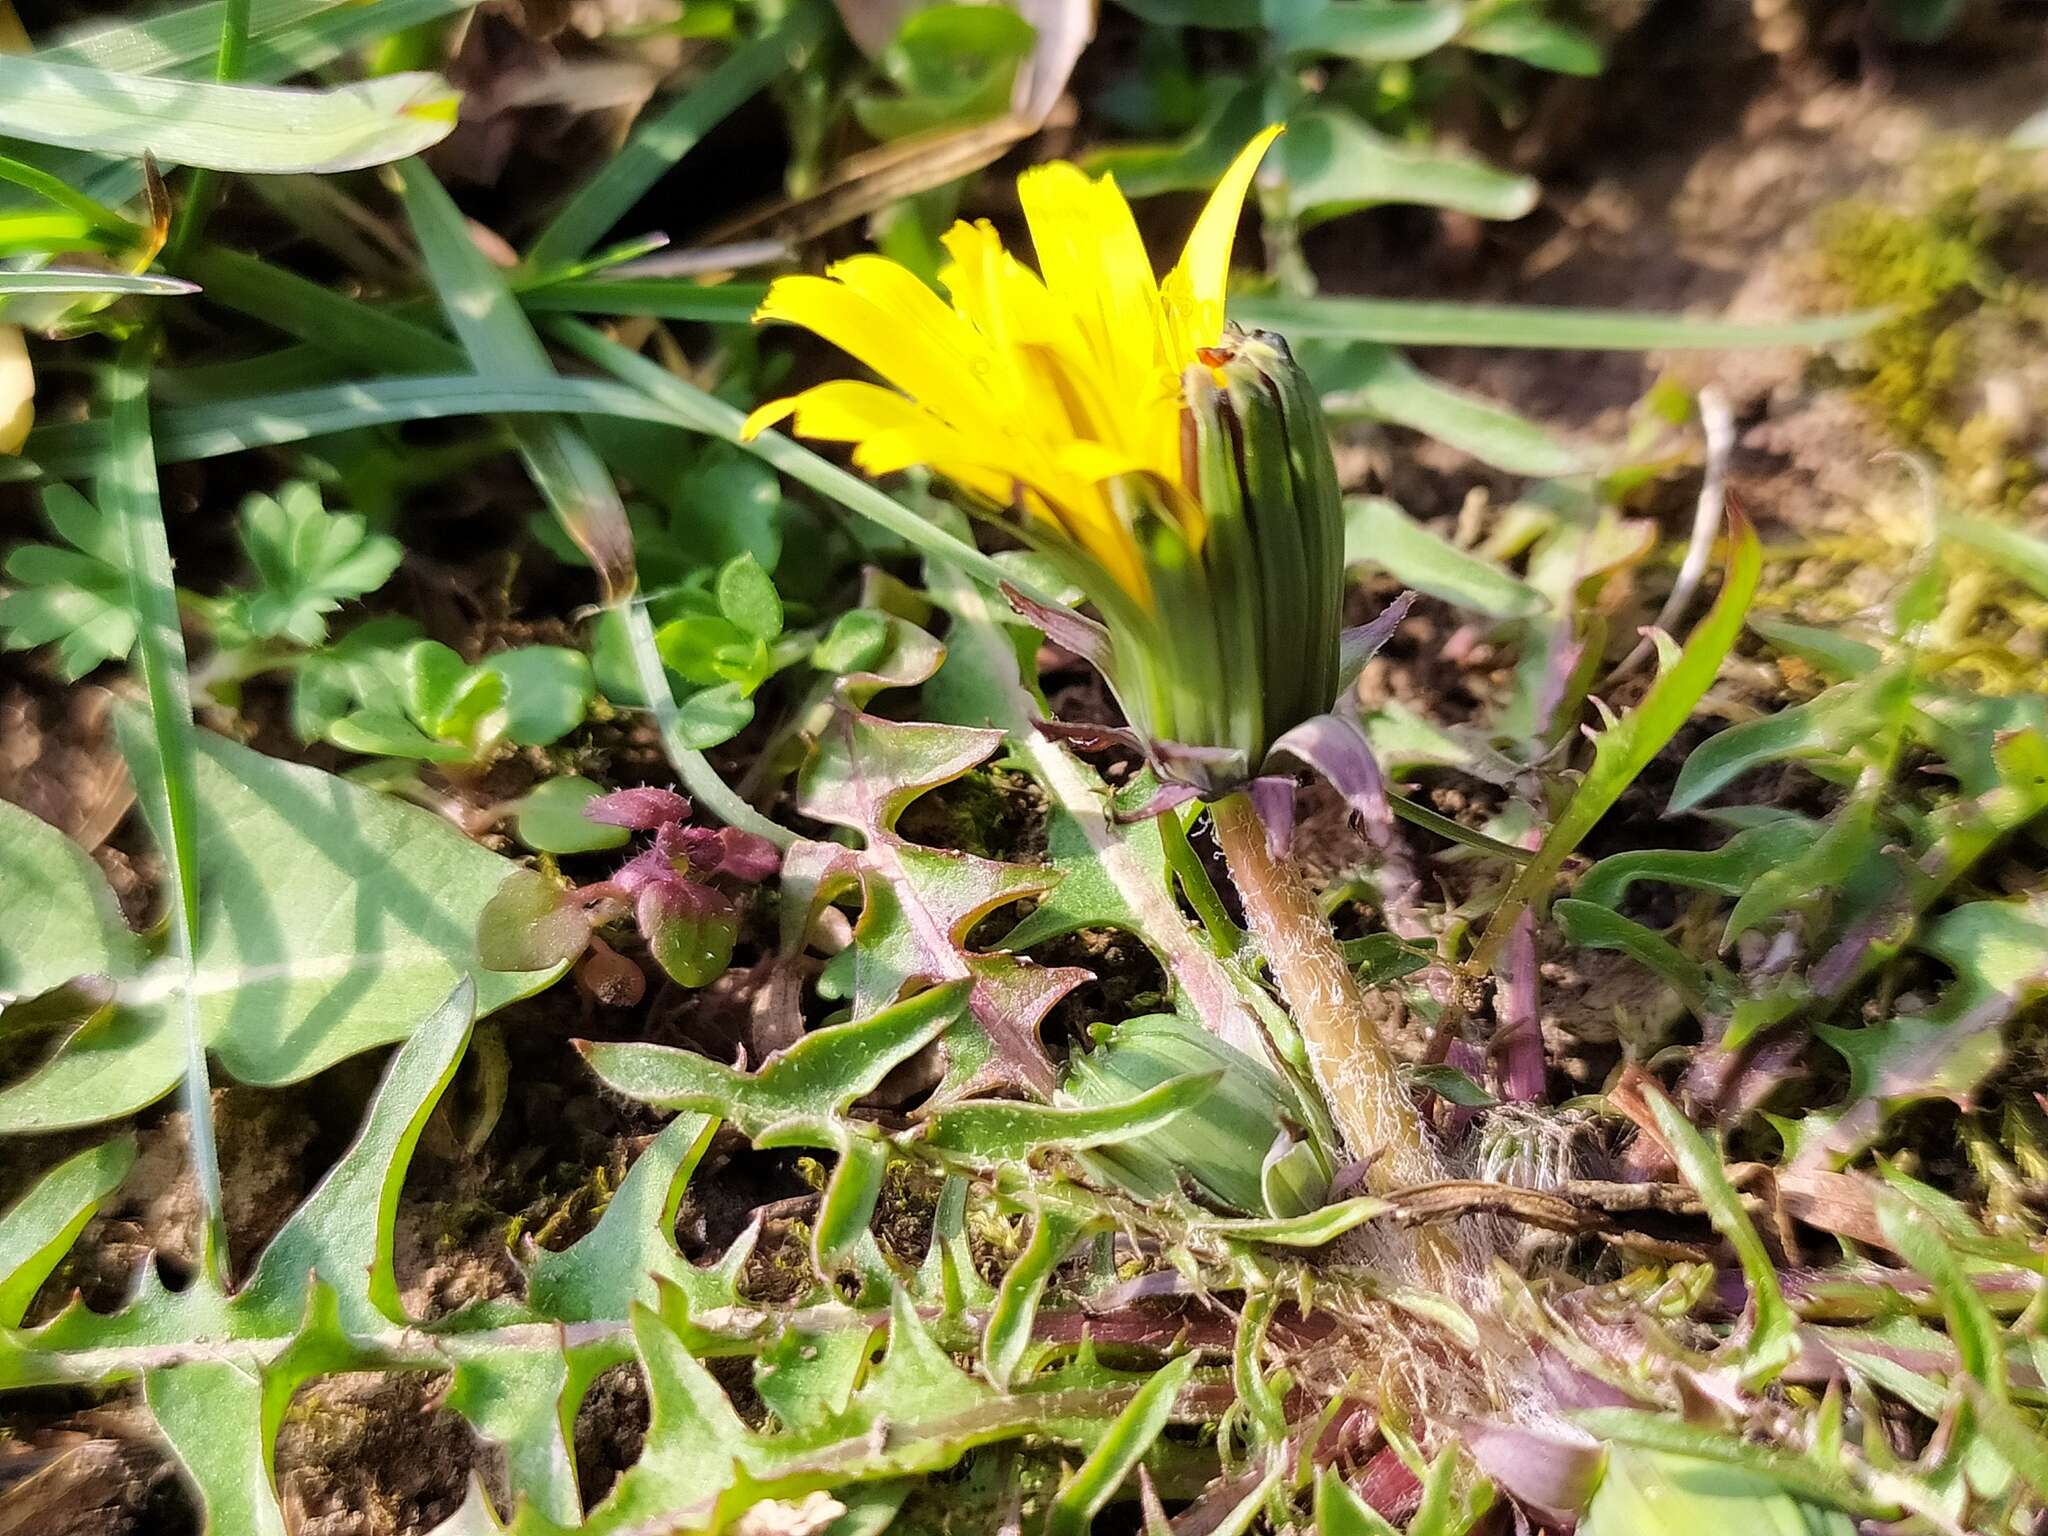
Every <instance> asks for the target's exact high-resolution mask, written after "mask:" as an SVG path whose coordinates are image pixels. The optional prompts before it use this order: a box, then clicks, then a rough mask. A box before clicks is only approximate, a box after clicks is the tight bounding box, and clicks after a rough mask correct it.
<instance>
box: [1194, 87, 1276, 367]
mask: <svg viewBox="0 0 2048 1536" xmlns="http://www.w3.org/2000/svg"><path fill="white" fill-rule="evenodd" d="M1281 127H1282V125H1281V124H1279V123H1275V124H1274V125H1273V126H1272V127H1270V128H1267V129H1265V130H1264V131H1263V132H1261V133H1260V134H1259V135H1258V136H1257V137H1256V138H1254V139H1253V140H1252V141H1251V142H1250V143H1249V144H1247V145H1245V147H1244V148H1243V149H1241V150H1239V151H1238V152H1237V158H1236V159H1235V160H1233V161H1231V163H1230V169H1229V170H1227V171H1225V172H1224V173H1223V179H1222V180H1221V181H1219V182H1217V183H1216V190H1215V191H1213V192H1211V193H1210V194H1209V201H1208V202H1207V203H1205V204H1203V206H1202V214H1201V217H1200V218H1198V219H1196V220H1195V227H1194V229H1193V230H1192V231H1191V232H1190V233H1189V235H1188V243H1187V244H1186V245H1185V246H1183V247H1182V248H1181V253H1180V260H1179V261H1178V262H1176V263H1175V264H1174V268H1173V270H1174V273H1175V274H1176V275H1178V276H1181V277H1184V278H1185V280H1186V282H1187V289H1186V293H1187V298H1188V300H1189V302H1190V303H1191V306H1192V308H1191V312H1190V314H1189V317H1188V318H1189V320H1190V322H1191V323H1192V324H1193V326H1194V328H1195V330H1196V331H1197V333H1198V335H1197V340H1196V345H1198V346H1213V345H1215V342H1216V338H1217V337H1218V336H1220V335H1221V334H1222V330H1223V291H1224V288H1225V285H1226V284H1227V283H1228V282H1229V280H1230V248H1231V246H1232V245H1234V244H1235V243H1236V241H1237V224H1238V220H1239V218H1240V217H1242V215H1243V213H1244V200H1245V196H1246V194H1247V193H1249V192H1250V191H1251V186H1252V177H1253V176H1254V175H1256V174H1257V173H1258V169H1259V162H1260V160H1262V159H1264V158H1265V154H1266V150H1267V149H1268V148H1269V147H1270V146H1271V145H1272V143H1273V141H1274V140H1275V139H1277V138H1279V137H1280V133H1281ZM1192 361H1194V359H1193V358H1192V357H1188V358H1183V359H1181V362H1182V364H1183V366H1185V364H1187V363H1189V362H1192Z"/></svg>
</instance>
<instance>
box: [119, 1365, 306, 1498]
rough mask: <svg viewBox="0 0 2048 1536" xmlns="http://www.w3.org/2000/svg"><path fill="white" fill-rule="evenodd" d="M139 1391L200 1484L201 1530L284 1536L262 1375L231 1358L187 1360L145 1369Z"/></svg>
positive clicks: (158, 1423) (191, 1474) (182, 1460)
mask: <svg viewBox="0 0 2048 1536" xmlns="http://www.w3.org/2000/svg"><path fill="white" fill-rule="evenodd" d="M142 1392H143V1401H144V1402H145V1403H146V1404H147V1405H148V1407H149V1412H150V1417H151V1418H153V1419H155V1420H156V1423H157V1427H158V1428H159V1429H160V1430H162V1431H163V1435H164V1438H165V1439H166V1440H168V1441H170V1443H171V1449H172V1451H173V1452H175V1453H176V1454H177V1458H178V1461H179V1463H180V1464H181V1465H182V1466H183V1467H184V1469H185V1472H186V1475H187V1476H189V1477H190V1478H191V1479H192V1481H193V1482H194V1483H195V1484H196V1485H197V1486H198V1489H199V1501H200V1505H201V1507H202V1508H203V1509H204V1511H205V1516H206V1525H205V1532H206V1536H285V1522H284V1511H283V1510H282V1509H280V1508H279V1507H278V1503H277V1492H276V1490H275V1489H274V1488H273V1487H272V1486H271V1482H270V1456H271V1448H270V1443H269V1441H268V1439H267V1438H266V1437H265V1435H264V1432H263V1385H262V1380H261V1378H260V1376H258V1375H257V1374H256V1373H254V1372H252V1371H250V1370H248V1369H247V1368H246V1367H244V1366H243V1365H241V1364H240V1363H238V1362H236V1361H232V1360H205V1359H199V1360H190V1361H186V1362H185V1363H183V1364H181V1365H174V1366H170V1367H168V1368H167V1369H164V1370H156V1371H151V1372H149V1373H148V1374H147V1375H145V1376H144V1377H143V1382H142Z"/></svg>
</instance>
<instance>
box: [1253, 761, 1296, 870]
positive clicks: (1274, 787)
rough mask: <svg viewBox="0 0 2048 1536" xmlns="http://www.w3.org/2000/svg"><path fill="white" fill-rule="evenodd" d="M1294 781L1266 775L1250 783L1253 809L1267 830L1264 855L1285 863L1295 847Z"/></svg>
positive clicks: (1279, 776) (1277, 775)
mask: <svg viewBox="0 0 2048 1536" xmlns="http://www.w3.org/2000/svg"><path fill="white" fill-rule="evenodd" d="M1294 789H1295V785H1294V780H1292V779H1290V778H1288V777H1287V776H1286V775H1285V774H1278V773H1269V774H1265V775H1263V776H1261V777H1259V778H1256V779H1253V780H1252V782H1251V796H1252V809H1253V810H1254V811H1256V812H1257V813H1258V817H1259V820H1260V821H1261V822H1263V823H1264V824H1265V827H1266V851H1267V852H1268V853H1270V854H1272V855H1273V857H1274V858H1276V859H1284V858H1286V857H1287V855H1288V853H1289V852H1290V851H1292V849H1293V847H1294Z"/></svg>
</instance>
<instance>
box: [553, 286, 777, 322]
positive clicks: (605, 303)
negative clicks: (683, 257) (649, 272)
mask: <svg viewBox="0 0 2048 1536" xmlns="http://www.w3.org/2000/svg"><path fill="white" fill-rule="evenodd" d="M767 292H768V289H767V286H766V285H765V284H762V283H716V284H713V283H704V282H700V281H698V280H697V279H696V278H694V277H572V278H563V279H561V280H559V281H556V282H541V283H537V284H535V285H534V286H532V287H530V288H522V289H520V291H519V302H520V304H521V305H523V306H524V307H525V308H526V310H527V312H528V313H529V314H564V315H639V316H645V317H647V318H648V319H652V320H695V321H698V322H700V323H702V324H705V325H745V324H746V323H747V321H748V320H750V319H751V318H752V317H753V313H754V311H755V310H757V309H759V308H760V307H761V300H762V299H763V298H764V297H765V296H766V295H767Z"/></svg>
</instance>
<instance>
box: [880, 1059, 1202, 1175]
mask: <svg viewBox="0 0 2048 1536" xmlns="http://www.w3.org/2000/svg"><path fill="white" fill-rule="evenodd" d="M1222 1076H1223V1074H1222V1073H1220V1072H1206V1073H1190V1074H1189V1075H1188V1076H1186V1077H1177V1078H1175V1079H1173V1081H1171V1082H1167V1083H1161V1084H1160V1085H1159V1086H1158V1087H1157V1088H1153V1089H1149V1090H1147V1091H1146V1092H1144V1093H1141V1094H1138V1095H1137V1096H1136V1097H1134V1098H1133V1099H1131V1100H1130V1101H1129V1102H1128V1103H1124V1104H1112V1105H1108V1106H1105V1107H1103V1108H1099V1109H1074V1108H1069V1107H1066V1106H1063V1105H1051V1104H1023V1103H1017V1102H1014V1101H1011V1100H1007V1099H1005V1100H994V1099H991V1100H983V1101H978V1102H975V1103H970V1104H955V1105H953V1106H951V1107H949V1108H947V1109H942V1110H940V1111H939V1112H938V1113H937V1114H936V1115H933V1116H932V1117H931V1118H930V1119H929V1120H927V1121H926V1122H925V1123H924V1126H923V1128H922V1129H923V1132H924V1134H923V1135H922V1136H921V1137H918V1136H915V1135H914V1133H913V1135H914V1142H915V1144H916V1145H921V1146H925V1147H929V1148H931V1149H933V1150H934V1151H937V1152H942V1153H949V1154H952V1155H953V1156H956V1157H960V1158H964V1159H966V1160H968V1161H970V1162H973V1163H976V1164H978V1165H980V1166H984V1167H994V1166H995V1165H997V1164H999V1163H1009V1162H1018V1161H1021V1160H1022V1159H1024V1158H1027V1157H1029V1156H1030V1155H1031V1154H1032V1153H1033V1152H1034V1151H1036V1150H1038V1149H1039V1148H1042V1147H1065V1148H1068V1149H1070V1150H1075V1151H1080V1150H1084V1149H1086V1148H1089V1147H1106V1146H1113V1145H1115V1144H1116V1143H1117V1142H1120V1141H1130V1140H1132V1139H1133V1138H1135V1137H1139V1136H1144V1135H1147V1134H1148V1133H1150V1132H1152V1131H1155V1130H1157V1129H1159V1128H1160V1127H1161V1126H1163V1125H1166V1124H1167V1123H1168V1122H1170V1121H1171V1120H1172V1119H1173V1117H1174V1116H1175V1115H1178V1114H1180V1113H1181V1112H1182V1111H1184V1110H1187V1109H1191V1108H1193V1107H1194V1106H1195V1105H1197V1104H1199V1103H1200V1102H1201V1101H1202V1100H1203V1099H1205V1098H1207V1097H1208V1096H1209V1093H1210V1090H1212V1089H1213V1088H1214V1087H1215V1086H1216V1084H1217V1083H1218V1082H1219V1081H1220V1080H1221V1078H1222Z"/></svg>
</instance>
